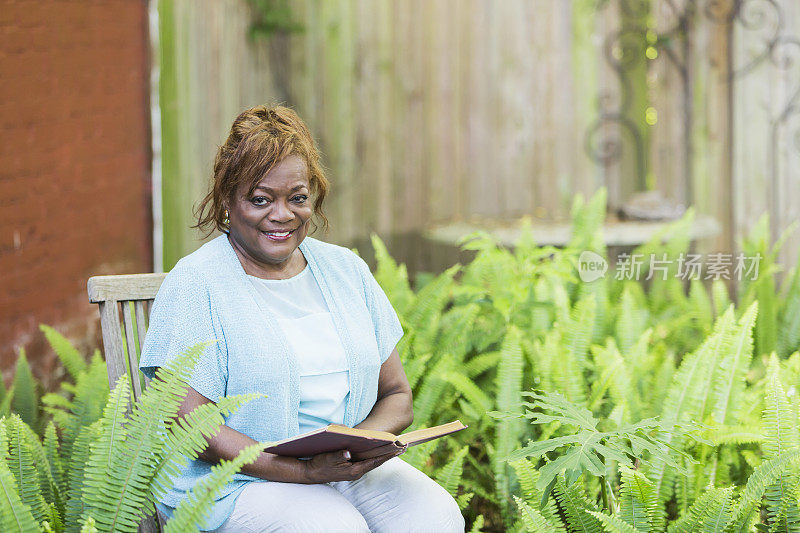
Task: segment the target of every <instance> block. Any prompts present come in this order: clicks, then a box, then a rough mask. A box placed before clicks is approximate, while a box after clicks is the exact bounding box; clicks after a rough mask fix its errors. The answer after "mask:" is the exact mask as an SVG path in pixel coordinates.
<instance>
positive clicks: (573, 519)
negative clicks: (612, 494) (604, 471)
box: [553, 476, 602, 533]
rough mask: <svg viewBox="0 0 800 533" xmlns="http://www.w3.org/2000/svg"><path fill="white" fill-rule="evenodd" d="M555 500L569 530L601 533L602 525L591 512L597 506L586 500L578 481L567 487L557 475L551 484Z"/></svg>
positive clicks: (583, 532)
mask: <svg viewBox="0 0 800 533" xmlns="http://www.w3.org/2000/svg"><path fill="white" fill-rule="evenodd" d="M553 490H554V492H555V496H556V500H558V505H559V506H560V507H561V509H562V511H563V512H564V515H565V516H566V519H567V525H568V526H569V530H570V531H579V532H581V533H601V531H602V526H601V522H600V520H599V519H598V518H596V517H595V516H593V515H592V514H591V512H592V511H597V510H598V509H597V507H596V506H595V505H593V504H592V503H590V502H589V501H587V500H586V497H585V496H584V495H583V493H582V492H581V487H580V483H573V484H572V485H570V486H569V487H568V486H567V485H566V484H565V483H564V480H563V479H562V478H561V477H560V476H559V477H558V478H557V479H556V484H555V485H554V486H553Z"/></svg>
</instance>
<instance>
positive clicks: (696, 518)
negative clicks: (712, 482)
mask: <svg viewBox="0 0 800 533" xmlns="http://www.w3.org/2000/svg"><path fill="white" fill-rule="evenodd" d="M729 492H730V489H729V488H725V489H722V488H712V489H708V490H707V491H705V492H704V493H703V494H701V495H700V497H699V498H697V500H695V502H694V503H693V504H692V506H691V507H689V509H688V510H687V511H685V512H684V513H683V514H681V516H680V518H679V519H678V520H676V521H675V522H673V523H672V524H670V525H669V528H668V529H667V531H669V533H695V532H696V531H700V530H701V529H702V526H703V519H704V518H705V517H706V516H708V515H710V514H711V509H712V507H713V506H714V504H715V503H716V502H719V501H720V500H723V499H724V498H726V497H727V498H729V497H730V496H729V495H728V493H729Z"/></svg>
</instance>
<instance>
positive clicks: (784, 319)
mask: <svg viewBox="0 0 800 533" xmlns="http://www.w3.org/2000/svg"><path fill="white" fill-rule="evenodd" d="M784 285H785V286H786V287H787V288H786V289H785V290H784V293H785V294H784V297H783V301H782V303H781V305H780V311H779V314H778V341H777V342H778V344H777V349H778V354H779V355H780V356H781V357H786V356H787V355H789V354H790V353H792V352H793V351H795V350H797V349H798V348H800V254H798V260H797V261H796V262H795V266H794V268H793V270H792V273H791V275H790V276H789V277H788V278H787V280H786V281H785V282H784Z"/></svg>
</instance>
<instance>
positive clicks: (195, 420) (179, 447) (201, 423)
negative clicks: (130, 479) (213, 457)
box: [150, 394, 260, 497]
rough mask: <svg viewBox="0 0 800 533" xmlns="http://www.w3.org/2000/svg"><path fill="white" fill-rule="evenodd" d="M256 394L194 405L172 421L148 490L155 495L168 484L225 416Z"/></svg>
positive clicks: (193, 456) (203, 444)
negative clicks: (188, 411) (194, 406)
mask: <svg viewBox="0 0 800 533" xmlns="http://www.w3.org/2000/svg"><path fill="white" fill-rule="evenodd" d="M259 396H260V395H258V394H241V395H236V396H227V397H224V398H220V399H219V400H218V401H217V402H216V403H206V404H203V405H200V406H198V407H196V408H194V409H193V410H192V411H191V412H190V413H189V414H187V415H186V416H185V417H183V418H178V419H177V420H176V421H174V422H173V423H172V424H171V425H170V428H169V432H168V433H167V438H166V441H165V442H164V445H163V449H162V450H161V451H160V453H159V455H160V460H159V462H158V465H157V466H156V469H155V472H154V474H153V478H152V481H151V482H150V485H151V490H152V491H153V494H154V496H156V497H158V496H159V495H160V494H161V490H162V489H163V490H166V489H167V488H168V487H170V486H171V485H170V478H172V477H176V476H177V475H178V474H179V473H180V467H182V466H183V465H185V464H186V462H187V459H195V458H197V457H198V456H199V455H200V453H201V452H202V451H203V450H205V449H206V448H207V447H208V441H207V440H206V439H207V438H209V437H212V436H213V435H214V434H216V432H217V431H219V428H220V426H222V425H223V424H224V423H225V418H224V417H226V416H229V415H230V414H231V413H233V412H234V411H236V410H237V409H238V408H239V407H241V406H242V405H243V404H245V403H247V402H249V401H251V400H254V399H256V398H258V397H259Z"/></svg>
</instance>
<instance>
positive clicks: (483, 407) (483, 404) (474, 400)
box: [442, 372, 494, 414]
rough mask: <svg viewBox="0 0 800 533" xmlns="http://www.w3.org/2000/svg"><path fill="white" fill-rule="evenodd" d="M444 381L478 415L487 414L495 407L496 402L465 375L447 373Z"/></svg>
mask: <svg viewBox="0 0 800 533" xmlns="http://www.w3.org/2000/svg"><path fill="white" fill-rule="evenodd" d="M442 379H444V380H445V381H447V382H448V383H450V384H451V385H452V386H453V388H455V390H456V392H457V393H458V394H459V395H460V396H463V397H464V399H465V400H466V401H467V402H468V403H469V404H470V405H471V406H472V407H473V408H474V409H475V411H476V412H477V413H479V414H485V413H487V412H488V411H489V410H491V409H492V407H493V406H494V400H493V399H492V398H490V397H489V395H488V394H486V393H485V392H483V390H482V389H481V388H480V387H479V386H478V385H476V384H475V382H474V381H472V380H471V379H469V378H468V377H467V376H465V375H464V374H461V373H456V372H446V373H445V374H444V375H443V376H442Z"/></svg>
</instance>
